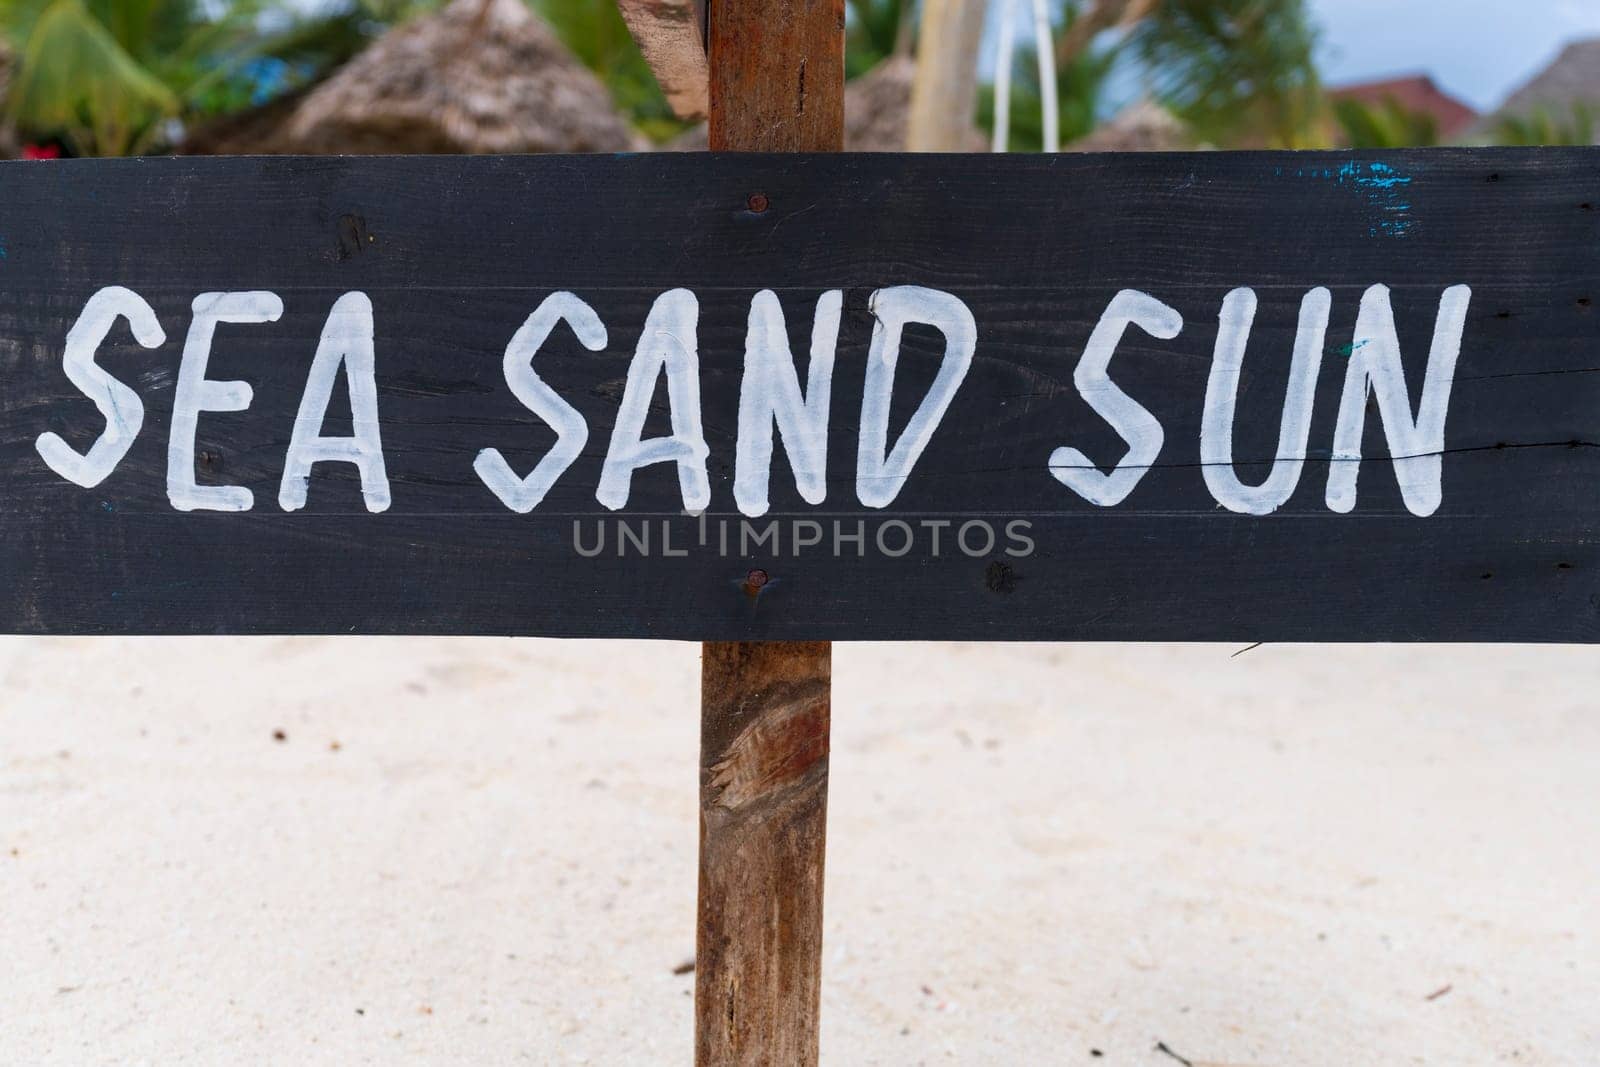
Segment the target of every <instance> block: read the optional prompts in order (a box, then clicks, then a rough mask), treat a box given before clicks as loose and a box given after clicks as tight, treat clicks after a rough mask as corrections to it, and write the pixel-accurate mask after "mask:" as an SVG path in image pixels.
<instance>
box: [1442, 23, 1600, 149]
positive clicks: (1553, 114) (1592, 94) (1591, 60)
mask: <svg viewBox="0 0 1600 1067" xmlns="http://www.w3.org/2000/svg"><path fill="white" fill-rule="evenodd" d="M1579 108H1587V109H1588V110H1589V111H1591V112H1593V113H1595V114H1600V37H1591V38H1589V39H1588V40H1586V41H1574V42H1573V43H1572V44H1569V45H1567V47H1565V48H1563V49H1562V50H1561V54H1560V55H1559V56H1557V57H1556V59H1555V62H1553V63H1551V64H1550V65H1549V66H1548V67H1546V68H1544V69H1543V70H1541V71H1540V72H1539V73H1538V74H1535V75H1534V76H1533V78H1532V79H1530V80H1529V81H1528V83H1527V84H1525V85H1524V86H1522V88H1520V89H1518V90H1517V91H1516V92H1514V93H1512V94H1511V95H1510V96H1509V97H1507V98H1506V101H1505V103H1503V104H1501V105H1500V107H1499V108H1498V109H1496V110H1495V111H1494V113H1493V114H1490V115H1485V116H1484V117H1483V119H1482V121H1480V122H1479V123H1478V124H1477V125H1476V126H1475V127H1473V128H1472V130H1471V131H1469V133H1468V139H1469V140H1476V141H1481V140H1484V139H1486V138H1488V137H1490V136H1492V135H1493V133H1494V132H1495V131H1496V130H1497V129H1498V127H1499V124H1500V123H1501V122H1502V121H1503V120H1505V119H1507V118H1531V117H1533V116H1535V115H1538V114H1541V113H1542V114H1544V115H1547V116H1549V117H1550V118H1552V119H1555V120H1558V121H1559V120H1566V119H1569V118H1571V117H1572V116H1573V115H1574V114H1576V113H1577V111H1578V109H1579Z"/></svg>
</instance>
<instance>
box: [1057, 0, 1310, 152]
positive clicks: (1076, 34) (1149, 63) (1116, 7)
mask: <svg viewBox="0 0 1600 1067" xmlns="http://www.w3.org/2000/svg"><path fill="white" fill-rule="evenodd" d="M1069 10H1071V11H1073V12H1074V17H1073V18H1072V19H1071V20H1070V21H1069V23H1068V24H1067V26H1066V27H1065V29H1064V32H1063V33H1062V34H1061V36H1060V37H1059V38H1058V40H1057V46H1056V51H1057V57H1058V61H1059V63H1060V65H1061V66H1063V67H1064V66H1066V65H1067V64H1068V63H1070V62H1072V61H1073V60H1074V59H1076V58H1077V57H1078V56H1080V55H1083V54H1085V53H1087V52H1089V51H1091V50H1093V49H1095V48H1096V47H1101V46H1102V45H1101V44H1100V42H1101V41H1102V40H1103V39H1104V38H1105V37H1107V36H1110V37H1112V38H1113V42H1112V44H1111V45H1110V47H1112V48H1115V49H1117V50H1119V51H1123V52H1125V53H1126V54H1127V55H1128V56H1129V58H1131V59H1132V60H1133V61H1134V62H1135V63H1136V64H1137V69H1138V70H1139V71H1140V72H1141V73H1142V75H1143V76H1144V78H1145V79H1146V80H1147V82H1148V84H1149V89H1150V93H1151V95H1152V96H1153V97H1154V98H1155V99H1156V100H1157V102H1159V103H1160V104H1161V105H1163V106H1164V107H1166V108H1167V109H1168V110H1170V111H1171V112H1172V113H1173V114H1175V115H1177V116H1178V118H1180V119H1182V120H1183V122H1184V123H1185V124H1186V125H1187V126H1189V128H1190V129H1191V130H1193V131H1194V133H1195V136H1196V137H1197V138H1198V139H1199V140H1202V141H1206V142H1210V143H1212V144H1219V145H1226V144H1246V145H1249V144H1260V145H1264V146H1274V147H1286V148H1287V147H1301V146H1304V145H1305V144H1306V143H1307V142H1308V141H1309V140H1312V139H1314V138H1315V137H1316V118H1317V113H1318V107H1319V98H1320V83H1319V79H1318V77H1317V71H1316V64H1315V50H1316V33H1315V31H1314V29H1313V28H1312V25H1311V19H1310V16H1309V15H1308V13H1307V11H1306V4H1305V0H1079V2H1076V3H1069Z"/></svg>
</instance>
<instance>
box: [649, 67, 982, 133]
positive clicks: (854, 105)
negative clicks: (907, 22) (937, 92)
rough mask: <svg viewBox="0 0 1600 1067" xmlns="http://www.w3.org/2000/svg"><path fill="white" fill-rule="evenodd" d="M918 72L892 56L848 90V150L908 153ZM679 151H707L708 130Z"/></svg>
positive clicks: (699, 130)
mask: <svg viewBox="0 0 1600 1067" xmlns="http://www.w3.org/2000/svg"><path fill="white" fill-rule="evenodd" d="M916 69H917V65H916V62H915V61H914V60H912V59H911V58H910V57H909V56H890V57H889V58H888V59H885V60H884V61H883V62H881V63H879V64H878V65H877V66H875V67H873V68H872V69H871V70H869V71H867V72H866V73H865V74H863V75H861V77H859V78H856V79H855V80H853V81H851V82H850V83H849V84H847V85H846V86H845V87H844V150H845V151H846V152H904V151H905V150H906V135H907V133H909V131H910V127H911V80H912V77H913V76H914V75H915V73H916ZM968 140H969V141H970V144H968V145H966V146H965V147H966V150H967V151H972V152H981V151H983V149H984V147H985V140H984V136H983V133H982V132H981V131H979V130H978V129H977V128H976V127H974V128H973V130H972V133H971V136H970V137H969V138H968ZM667 148H669V149H671V150H673V151H679V152H696V151H704V150H705V148H706V128H705V126H703V125H702V126H697V127H695V128H694V129H692V130H690V131H688V132H687V133H685V134H683V135H682V136H681V137H679V138H678V139H677V140H675V141H672V142H671V143H670V144H668V145H667Z"/></svg>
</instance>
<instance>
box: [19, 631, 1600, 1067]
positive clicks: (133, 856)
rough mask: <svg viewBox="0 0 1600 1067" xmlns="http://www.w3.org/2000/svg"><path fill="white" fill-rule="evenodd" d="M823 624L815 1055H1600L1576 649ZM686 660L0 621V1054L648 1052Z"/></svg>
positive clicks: (566, 1057) (420, 1057) (579, 1058)
mask: <svg viewBox="0 0 1600 1067" xmlns="http://www.w3.org/2000/svg"><path fill="white" fill-rule="evenodd" d="M1238 650H1239V646H1226V647H1225V646H1217V645H1199V646H1184V647H1174V646H1158V645H1149V646H1089V645H1062V646H1005V645H1000V646H975V645H848V646H847V645H841V646H838V648H837V649H836V653H835V697H834V754H833V765H832V775H833V781H832V792H831V799H830V819H829V853H828V871H827V894H828V896H827V945H826V956H825V961H824V973H823V980H824V994H823V1022H822V1046H823V1049H822V1050H823V1060H824V1062H825V1063H827V1064H850V1065H854V1064H896V1065H898V1064H919V1063H927V1064H940V1063H959V1064H1005V1065H1008V1067H1009V1065H1017V1064H1030V1065H1031V1064H1078V1063H1082V1064H1085V1065H1090V1064H1093V1065H1106V1067H1113V1065H1144V1067H1177V1065H1178V1064H1179V1063H1180V1059H1181V1060H1187V1061H1188V1062H1190V1063H1191V1064H1193V1065H1195V1067H1202V1065H1205V1067H1211V1065H1227V1067H1269V1065H1271V1067H1277V1065H1285V1067H1288V1065H1293V1067H1322V1065H1327V1067H1351V1065H1362V1067H1365V1065H1406V1064H1439V1065H1447V1067H1468V1065H1476V1064H1518V1065H1529V1067H1531V1065H1543V1064H1561V1065H1568V1064H1578V1065H1593V1064H1600V697H1597V696H1596V694H1597V692H1600V652H1596V651H1594V650H1591V649H1587V648H1487V647H1456V648H1437V647H1429V648H1414V647H1392V646H1389V647H1349V648H1345V647H1307V646H1270V645H1269V646H1266V647H1262V648H1257V649H1254V650H1252V651H1249V652H1247V653H1245V654H1243V655H1238V656H1234V653H1236V652H1238ZM698 669H699V667H698V649H697V647H696V646H693V645H684V644H644V643H598V642H595V643H586V642H554V641H524V640H518V641H512V640H482V639H478V640H419V639H408V640H377V639H337V640H326V639H298V638H297V639H205V640H200V639H185V640H153V639H144V640H66V639H50V640H43V639H5V640H4V642H0V1062H3V1063H5V1064H75V1065H76V1064H159V1065H167V1064H190V1063H194V1064H286V1065H287V1064H293V1065H309V1064H330V1065H345V1064H397V1063H427V1064H432V1063H439V1064H475V1065H479V1064H502V1063H504V1064H521V1063H535V1064H538V1063H553V1064H567V1063H574V1064H576V1063H590V1064H658V1063H660V1064H674V1063H687V1062H688V1059H689V1050H690V1027H691V1012H690V1005H691V998H690V991H691V988H692V985H693V977H692V976H691V975H687V974H677V973H674V972H675V970H680V969H681V967H680V965H682V964H685V963H686V962H687V961H689V960H690V958H691V957H692V954H693V947H694V888H695V855H694V848H695V809H694V798H695V760H696V748H697V744H698V738H697V718H696V715H697V712H696V707H697V697H698V690H697V685H698Z"/></svg>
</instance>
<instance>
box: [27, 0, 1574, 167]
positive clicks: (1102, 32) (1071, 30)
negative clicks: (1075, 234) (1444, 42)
mask: <svg viewBox="0 0 1600 1067" xmlns="http://www.w3.org/2000/svg"><path fill="white" fill-rule="evenodd" d="M528 2H529V3H530V5H531V6H532V7H533V8H534V9H535V10H536V11H538V12H539V13H540V14H541V15H542V16H543V17H544V18H545V19H546V20H547V21H548V22H549V24H550V25H551V26H552V27H553V28H554V30H555V32H556V33H557V34H558V35H559V37H560V38H561V39H562V41H563V42H564V43H565V44H566V45H567V47H568V48H569V49H570V50H571V51H572V52H573V53H574V54H575V55H576V56H577V57H578V58H579V59H580V60H581V61H582V62H583V63H584V64H585V65H587V66H588V67H589V68H590V69H591V70H593V71H594V72H595V73H596V74H597V75H598V76H599V77H600V79H601V80H602V81H603V82H604V84H605V85H606V86H607V88H608V89H609V90H610V92H611V94H612V96H613V98H614V100H615V102H616V105H617V107H618V109H619V110H620V111H622V112H623V113H624V114H625V115H626V116H627V117H628V118H629V119H630V121H631V122H632V123H633V124H634V125H635V126H636V127H637V128H638V129H640V130H641V131H643V132H644V133H645V134H646V135H647V136H649V137H650V138H651V139H653V140H656V141H663V140H666V139H668V138H670V137H672V136H673V135H675V134H677V133H679V132H680V131H682V130H683V129H684V124H683V123H681V122H679V121H678V120H677V119H675V118H674V117H673V115H672V113H671V111H670V110H669V109H668V107H667V104H666V102H665V100H664V98H663V96H662V94H661V92H660V90H659V88H658V87H657V86H656V83H655V81H654V79H653V78H652V77H651V74H650V71H649V68H648V67H647V66H646V64H645V62H644V60H643V58H642V57H641V56H640V54H639V51H638V49H637V47H636V46H635V45H634V43H633V41H632V39H631V38H630V37H629V35H628V32H627V28H626V26H625V25H624V24H623V21H622V19H621V17H620V16H619V14H618V12H617V9H616V6H615V3H614V2H613V0H528ZM995 2H1000V0H995ZM1010 2H1012V3H1014V4H1015V5H1016V8H1015V13H1014V17H1015V18H1016V21H1017V25H1018V27H1019V33H1021V34H1022V36H1023V40H1022V41H1021V42H1020V43H1019V47H1018V48H1017V49H1016V52H1015V55H1014V56H1013V57H1012V58H1011V62H1012V68H1011V70H1012V77H1011V89H1010V93H1011V101H1010V114H1011V136H1010V143H1011V146H1012V148H1013V149H1014V150H1029V149H1035V150H1036V149H1037V148H1038V147H1039V146H1040V144H1041V140H1042V138H1041V115H1042V111H1043V108H1042V93H1043V92H1046V91H1049V92H1052V93H1053V94H1054V95H1055V97H1056V101H1057V104H1058V108H1059V113H1060V116H1061V124H1062V142H1063V143H1064V144H1070V143H1071V142H1072V141H1074V140H1077V139H1079V138H1082V137H1084V136H1086V135H1088V134H1089V133H1091V132H1092V131H1093V130H1095V129H1096V127H1098V126H1100V125H1101V124H1103V123H1105V122H1106V121H1107V120H1108V119H1109V118H1110V117H1111V114H1112V113H1113V112H1114V111H1115V108H1116V105H1117V104H1118V103H1119V102H1120V103H1128V102H1131V101H1132V100H1135V99H1144V100H1148V101H1151V102H1154V103H1155V104H1158V105H1160V106H1161V107H1163V108H1165V109H1166V110H1167V111H1169V112H1170V113H1171V114H1172V115H1173V116H1175V117H1176V118H1177V119H1179V120H1180V121H1181V122H1182V123H1183V124H1184V126H1185V127H1186V128H1187V129H1188V131H1190V133H1191V134H1192V136H1193V140H1194V142H1195V143H1197V144H1201V145H1209V146H1214V147H1223V148H1227V147H1282V148H1303V147H1322V146H1327V145H1329V144H1332V143H1342V144H1347V145H1350V146H1353V147H1358V148H1390V147H1397V146H1402V145H1428V144H1435V143H1438V141H1439V133H1438V130H1437V129H1436V128H1435V127H1434V124H1433V123H1432V121H1431V120H1430V119H1429V118H1428V117H1427V116H1425V115H1423V114H1420V113H1414V112H1410V111H1408V110H1407V109H1406V108H1404V107H1403V106H1401V105H1400V104H1398V103H1396V102H1394V101H1387V102H1384V103H1379V104H1373V103H1370V102H1366V103H1363V102H1358V101H1352V100H1329V99H1328V97H1327V96H1326V94H1324V92H1323V90H1322V86H1321V81H1320V78H1319V77H1318V73H1317V66H1316V61H1315V56H1316V47H1317V33H1316V28H1315V26H1314V25H1313V24H1312V21H1311V19H1310V17H1309V16H1308V14H1307V11H1306V5H1305V0H1054V2H1053V4H1052V11H1053V23H1052V36H1053V38H1054V40H1053V42H1052V43H1053V46H1054V51H1055V56H1056V61H1057V73H1056V84H1055V85H1054V86H1050V87H1048V88H1046V87H1043V86H1041V85H1040V84H1039V75H1038V67H1037V65H1036V64H1035V62H1034V56H1033V44H1032V42H1031V41H1029V40H1027V39H1026V34H1025V33H1022V30H1023V29H1024V28H1025V27H1026V26H1029V25H1031V8H1030V7H1029V2H1028V0H1010ZM439 6H440V0H0V34H3V37H4V40H5V41H6V42H8V43H9V45H10V49H11V52H12V54H13V70H12V75H11V79H10V86H9V90H8V92H7V94H6V100H5V113H6V117H7V118H8V119H9V120H10V122H11V123H12V124H13V125H14V127H15V128H16V130H17V131H18V134H19V136H20V137H21V138H22V139H23V140H24V141H27V142H31V143H37V144H45V145H54V146H59V147H60V148H61V149H62V150H64V151H65V152H66V153H68V154H73V155H129V154H137V153H142V152H150V151H160V150H163V149H165V148H168V147H170V146H171V145H172V144H173V143H175V142H176V141H177V140H179V139H181V137H182V131H183V129H184V128H185V127H186V126H189V125H192V124H195V123H198V122H203V121H205V120H206V119H208V118H211V117H215V116H219V115H226V114H230V113H235V112H239V111H243V110H246V109H249V108H252V107H255V106H258V105H260V104H263V103H265V102H266V101H268V100H270V99H272V98H273V97H275V96H278V95H280V94H282V93H286V92H292V91H294V90H296V89H298V88H301V87H304V86H306V85H309V84H311V83H314V82H316V81H317V80H318V79H320V78H322V77H325V76H326V75H327V74H328V73H329V72H330V71H331V70H333V69H334V68H336V67H337V66H339V65H340V64H341V63H343V62H345V61H346V60H348V59H349V58H350V57H351V56H353V55H354V54H355V53H356V52H358V51H360V50H361V49H362V48H363V47H364V46H365V45H366V44H368V43H370V42H371V41H372V40H373V39H375V38H376V37H377V36H378V35H380V34H381V33H383V32H384V31H385V30H386V29H387V28H389V27H391V26H393V25H396V24H398V23H400V22H403V21H404V20H406V19H408V18H412V17H415V16H417V15H419V14H422V13H425V12H428V11H431V10H434V9H436V8H437V7H439ZM846 8H847V21H846V40H847V51H846V67H847V73H848V75H849V76H851V77H856V76H859V75H861V74H864V73H866V72H867V71H869V70H870V69H872V67H873V66H875V65H876V64H878V63H879V62H881V61H882V60H883V59H885V58H886V57H888V56H890V55H894V54H902V55H909V54H911V53H912V51H913V49H914V47H915V39H916V21H917V15H918V4H917V0H846ZM990 66H992V64H991V65H990ZM985 69H986V70H987V69H990V67H989V66H986V67H985ZM994 103H995V101H994V88H993V84H992V79H989V78H985V79H984V84H983V85H982V87H981V88H980V93H979V99H978V100H977V101H976V117H977V119H978V122H979V123H980V125H982V126H984V127H985V128H986V129H987V128H989V127H990V126H991V125H992V123H993V116H994V111H995V108H994ZM1594 127H1595V123H1594V116H1593V114H1592V113H1590V112H1589V111H1586V110H1583V109H1578V110H1576V111H1574V112H1573V113H1571V114H1550V113H1543V112H1541V113H1538V114H1534V115H1528V116H1524V117H1521V118H1511V119H1504V120H1501V121H1499V122H1498V123H1497V124H1496V125H1495V126H1494V129H1493V131H1492V137H1493V139H1495V140H1499V141H1502V142H1503V143H1509V144H1573V143H1589V142H1590V141H1591V140H1592V137H1593V133H1594Z"/></svg>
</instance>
